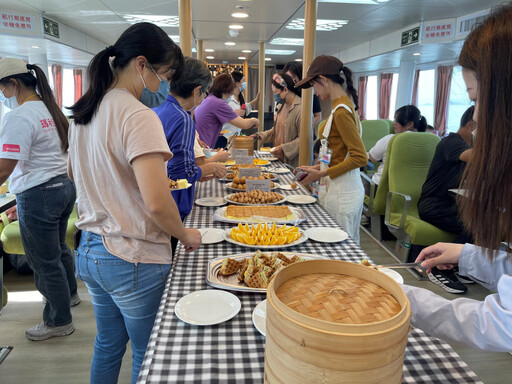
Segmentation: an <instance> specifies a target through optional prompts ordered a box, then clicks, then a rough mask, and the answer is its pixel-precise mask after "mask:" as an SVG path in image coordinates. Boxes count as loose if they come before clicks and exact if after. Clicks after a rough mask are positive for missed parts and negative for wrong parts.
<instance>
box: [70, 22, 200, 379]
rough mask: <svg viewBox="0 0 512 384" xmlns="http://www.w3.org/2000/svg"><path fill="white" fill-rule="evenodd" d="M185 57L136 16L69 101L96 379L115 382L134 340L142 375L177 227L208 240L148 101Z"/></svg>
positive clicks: (156, 99) (164, 89)
mask: <svg viewBox="0 0 512 384" xmlns="http://www.w3.org/2000/svg"><path fill="white" fill-rule="evenodd" d="M182 66H183V55H182V53H181V50H180V48H179V47H178V46H177V45H176V44H175V43H174V42H173V41H172V40H171V39H170V38H169V36H168V35H167V33H165V32H164V31H163V30H162V29H161V28H159V27H157V26H155V25H153V24H150V23H139V24H135V25H132V26H131V27H129V28H128V29H127V30H126V31H125V32H124V33H123V34H122V35H121V37H120V38H119V39H118V40H117V42H116V43H115V44H114V45H113V46H109V47H107V48H106V49H104V50H102V51H101V52H100V53H98V54H97V55H96V56H95V57H94V58H93V59H92V61H91V63H90V64H89V68H88V74H89V79H90V87H89V89H88V90H87V93H86V94H85V95H84V96H83V97H82V98H81V99H80V100H78V102H77V103H76V104H75V105H73V106H72V107H71V110H72V111H73V115H72V117H73V119H74V122H73V124H72V126H71V128H70V135H69V174H70V175H71V176H72V177H73V179H74V180H75V183H76V186H77V190H78V213H79V218H78V221H77V223H76V225H77V227H78V228H79V229H81V230H82V235H81V239H80V243H79V246H78V249H77V252H76V266H77V276H78V277H79V278H80V279H82V280H83V281H84V282H85V284H86V285H87V288H88V289H89V293H90V294H91V297H92V303H93V306H94V314H95V316H96V324H97V328H98V334H97V336H96V340H95V343H94V355H93V360H92V365H91V380H90V381H91V383H102V384H108V383H117V380H118V376H119V369H120V367H121V361H122V357H123V355H124V353H125V351H126V343H127V342H128V340H130V341H131V347H132V351H133V364H132V383H135V382H136V381H137V377H138V374H139V370H140V366H141V364H142V360H143V357H144V353H145V351H146V347H147V343H148V341H149V336H150V334H151V329H152V327H153V323H154V320H155V317H156V313H157V311H158V306H159V303H160V299H161V296H162V293H163V290H164V285H165V281H166V279H167V274H168V272H169V270H170V266H171V260H172V252H171V243H170V237H171V235H172V236H174V237H176V238H177V239H179V240H180V241H181V243H182V244H183V245H184V246H185V249H186V250H188V251H192V250H195V249H197V248H198V247H199V245H200V243H201V235H200V233H199V231H197V230H196V229H186V228H185V227H184V226H183V223H182V222H181V220H180V214H179V211H178V208H177V207H176V203H175V202H174V199H173V198H172V196H171V194H170V192H169V185H168V179H167V172H166V164H165V163H166V161H167V160H169V159H170V158H171V157H172V153H171V152H170V150H169V145H168V144H167V140H166V138H165V134H164V129H163V127H162V123H161V122H160V119H159V118H158V116H157V115H156V113H155V112H154V111H152V110H151V109H150V108H154V107H157V106H159V105H160V104H161V103H162V102H163V101H164V100H165V98H166V97H167V95H168V93H169V81H171V80H172V79H174V78H177V77H178V76H179V72H180V69H181V68H182Z"/></svg>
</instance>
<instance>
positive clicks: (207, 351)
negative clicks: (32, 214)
mask: <svg viewBox="0 0 512 384" xmlns="http://www.w3.org/2000/svg"><path fill="white" fill-rule="evenodd" d="M279 176H280V182H281V183H285V184H289V183H291V181H292V175H291V174H290V173H288V174H284V175H279ZM279 192H280V193H283V194H286V195H289V194H307V193H308V192H307V191H306V189H304V188H303V187H301V188H300V190H295V191H282V190H281V191H279ZM226 194H227V191H226V188H225V183H222V182H219V181H217V180H211V181H208V182H206V183H197V187H196V198H202V197H215V196H224V195H226ZM302 208H303V209H304V211H305V213H306V214H307V216H308V219H307V220H306V221H305V222H304V223H302V224H301V225H300V227H301V228H302V229H308V228H310V227H315V226H328V227H339V226H338V225H337V224H336V223H335V221H334V220H333V219H332V218H331V217H330V216H329V214H328V213H327V212H326V211H325V210H324V209H323V208H322V207H321V206H320V205H319V204H309V205H303V206H302ZM215 209H216V207H199V206H196V205H195V206H194V208H193V209H192V212H191V214H190V215H189V216H188V217H187V219H186V220H185V224H186V226H188V227H193V228H201V227H216V228H224V229H227V228H230V227H231V226H232V225H231V224H227V223H219V222H215V223H213V222H212V215H213V212H214V211H215ZM286 251H290V252H293V251H295V252H303V253H315V254H320V255H323V256H325V257H329V258H332V259H343V260H348V261H355V262H358V261H360V260H361V259H362V258H363V257H367V256H366V254H365V253H364V251H363V250H362V249H361V248H360V247H359V246H358V245H357V244H355V243H354V242H353V241H352V240H351V239H348V240H346V241H344V242H342V243H334V244H325V243H317V242H314V241H312V240H309V241H307V242H305V243H303V244H300V245H298V246H295V247H291V248H287V249H286ZM244 252H248V249H247V248H244V247H241V246H237V245H234V244H230V243H227V242H222V243H219V244H209V245H202V246H201V248H200V249H199V250H197V251H195V252H192V253H185V252H184V251H183V248H182V246H181V245H178V249H177V252H176V255H175V258H174V265H173V266H172V269H171V273H170V274H169V278H168V280H167V284H166V288H165V291H164V294H163V297H162V302H161V304H160V309H159V311H158V315H157V318H156V321H155V325H154V327H153V331H152V334H151V338H150V341H149V345H148V349H147V351H146V356H145V357H144V362H143V364H142V368H141V372H140V375H139V379H138V383H198V382H202V383H262V382H263V370H264V347H265V338H264V337H263V336H262V335H261V334H260V333H259V332H258V331H257V330H256V328H255V327H254V326H253V324H252V311H253V309H254V307H256V305H257V304H258V303H259V302H260V301H262V300H264V299H265V294H263V293H248V292H232V293H234V294H235V295H236V296H238V298H239V299H240V301H241V302H242V308H241V310H240V313H239V314H238V315H237V316H235V317H234V318H233V319H231V320H229V321H227V322H224V323H221V324H218V325H213V326H205V327H202V326H194V325H190V324H186V323H184V322H182V321H180V320H179V319H178V318H177V317H176V316H175V315H174V305H175V304H176V302H177V301H178V300H179V299H180V298H181V297H183V296H185V295H187V294H189V293H191V292H194V291H197V290H202V289H207V288H209V286H208V285H207V284H206V270H207V265H208V261H209V260H211V259H214V258H217V257H221V256H227V255H232V254H237V253H244ZM403 383H430V384H431V383H481V381H479V380H478V378H477V377H476V375H475V374H474V373H473V372H472V371H471V370H470V369H469V367H468V366H467V364H466V363H465V362H464V361H462V360H461V358H460V357H459V356H458V355H457V354H456V353H455V352H454V351H453V349H452V348H451V347H450V346H449V345H448V344H446V343H445V342H442V341H440V340H438V339H434V338H431V337H428V336H426V335H425V334H424V333H423V332H421V331H419V330H412V331H411V333H410V335H409V343H408V345H407V350H406V352H405V365H404V374H403Z"/></svg>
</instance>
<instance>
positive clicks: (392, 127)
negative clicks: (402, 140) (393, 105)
mask: <svg viewBox="0 0 512 384" xmlns="http://www.w3.org/2000/svg"><path fill="white" fill-rule="evenodd" d="M383 121H385V122H386V123H387V124H388V126H389V133H395V122H394V121H393V120H383Z"/></svg>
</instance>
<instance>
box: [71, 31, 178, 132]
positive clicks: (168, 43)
mask: <svg viewBox="0 0 512 384" xmlns="http://www.w3.org/2000/svg"><path fill="white" fill-rule="evenodd" d="M112 56H113V57H114V60H112V61H111V62H110V60H109V58H110V57H112ZM137 56H144V57H145V58H146V59H147V60H148V61H149V63H150V64H151V66H152V67H153V69H154V70H155V71H158V70H159V69H160V68H162V67H165V68H167V69H174V73H173V77H172V79H171V81H173V80H175V79H177V78H179V76H180V72H181V68H182V67H183V54H182V53H181V49H180V47H178V46H177V45H176V44H175V43H174V42H173V41H172V39H171V38H170V37H169V36H168V35H167V33H165V32H164V30H163V29H162V28H160V27H157V26H156V25H154V24H151V23H138V24H134V25H132V26H131V27H129V28H128V29H127V30H126V31H124V32H123V34H122V35H121V36H120V37H119V39H118V40H117V41H116V43H115V44H114V45H113V46H110V47H107V48H105V49H104V50H103V51H101V52H100V53H98V54H97V55H96V56H94V58H93V59H92V61H91V63H90V64H89V67H88V68H87V74H88V77H89V84H90V85H89V89H88V90H87V92H86V93H85V95H83V96H82V97H81V98H80V99H79V100H78V101H77V102H76V103H75V105H73V106H72V107H71V108H69V109H71V111H73V115H72V116H71V117H72V118H73V119H75V122H76V123H78V124H88V123H89V122H90V121H91V119H92V117H93V116H94V113H95V112H96V110H97V109H98V106H99V105H100V103H101V100H102V99H103V96H105V93H106V92H107V90H108V89H109V88H110V87H111V86H112V84H113V82H114V80H115V76H116V70H118V69H122V68H124V67H126V65H128V63H129V62H130V60H132V59H133V58H134V57H137Z"/></svg>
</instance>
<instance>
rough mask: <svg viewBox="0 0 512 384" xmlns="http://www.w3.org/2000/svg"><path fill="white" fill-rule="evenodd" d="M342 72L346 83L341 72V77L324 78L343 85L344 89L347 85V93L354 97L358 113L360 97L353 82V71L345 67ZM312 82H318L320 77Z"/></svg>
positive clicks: (329, 76)
mask: <svg viewBox="0 0 512 384" xmlns="http://www.w3.org/2000/svg"><path fill="white" fill-rule="evenodd" d="M341 71H343V75H344V77H345V79H346V81H345V79H344V78H343V77H341V72H340V75H322V76H324V77H326V78H327V79H329V80H331V81H333V82H334V83H336V84H339V85H341V86H342V87H343V84H345V83H346V86H347V93H348V95H349V96H350V97H352V101H353V102H354V107H355V108H354V110H356V111H357V110H358V109H359V97H358V96H357V91H356V89H355V88H354V82H353V80H352V71H351V70H350V68H348V67H345V66H344V65H343V67H342V68H341ZM312 81H317V82H318V77H317V78H315V79H313V80H312Z"/></svg>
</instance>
